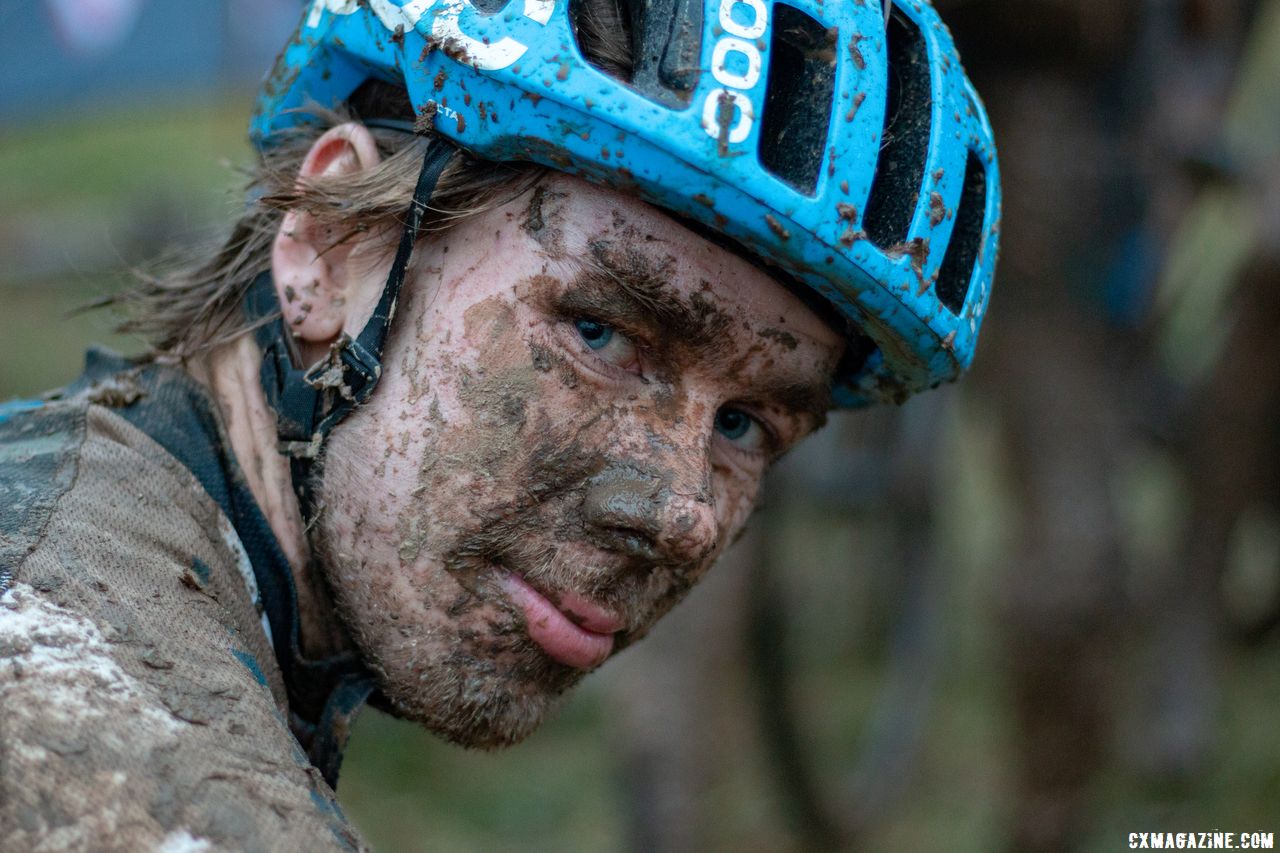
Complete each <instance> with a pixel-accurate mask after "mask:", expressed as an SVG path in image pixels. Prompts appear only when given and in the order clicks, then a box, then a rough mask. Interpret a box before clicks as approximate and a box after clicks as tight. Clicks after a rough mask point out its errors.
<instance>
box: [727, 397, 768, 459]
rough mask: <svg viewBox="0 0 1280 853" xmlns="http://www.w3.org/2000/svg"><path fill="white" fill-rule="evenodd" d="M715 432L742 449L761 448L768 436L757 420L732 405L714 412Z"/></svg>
mask: <svg viewBox="0 0 1280 853" xmlns="http://www.w3.org/2000/svg"><path fill="white" fill-rule="evenodd" d="M716 432H718V433H720V434H721V435H723V436H724V437H725V438H727V439H729V441H731V442H733V443H734V444H736V445H737V446H738V447H740V448H742V449H743V450H761V449H763V448H764V446H765V442H766V440H767V438H768V436H767V435H766V434H765V431H764V427H762V426H760V422H759V421H757V420H756V419H755V418H753V417H751V415H748V414H747V413H746V412H744V411H742V410H741V409H735V408H733V407H732V406H724V407H722V408H721V409H720V411H718V412H716Z"/></svg>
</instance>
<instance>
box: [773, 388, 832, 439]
mask: <svg viewBox="0 0 1280 853" xmlns="http://www.w3.org/2000/svg"><path fill="white" fill-rule="evenodd" d="M758 394H759V399H760V401H761V402H762V403H766V404H771V405H776V406H779V407H780V408H783V409H786V410H787V411H790V412H795V413H798V414H802V415H809V416H810V417H812V418H813V420H814V429H817V428H819V427H821V426H822V425H823V424H825V423H826V422H827V412H829V411H830V410H831V403H832V400H831V383H830V382H829V381H818V382H808V381H794V380H789V379H783V380H779V381H776V382H769V383H766V384H764V385H762V386H761V387H760V390H759V391H758Z"/></svg>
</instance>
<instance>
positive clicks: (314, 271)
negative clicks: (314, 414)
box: [271, 122, 382, 365]
mask: <svg viewBox="0 0 1280 853" xmlns="http://www.w3.org/2000/svg"><path fill="white" fill-rule="evenodd" d="M381 160H382V158H381V156H380V155H379V154H378V146H377V143H376V142H375V140H374V138H373V134H371V133H369V130H368V129H367V128H366V127H365V126H364V125H362V124H358V123H356V122H347V123H345V124H340V125H338V126H337V127H334V128H330V129H329V130H328V131H326V132H325V134H324V135H323V136H321V137H320V138H319V139H317V140H316V141H315V142H314V143H312V145H311V150H309V151H308V152H307V156H306V159H304V160H303V162H302V168H301V169H299V170H298V180H299V181H305V180H309V179H317V178H327V177H338V176H341V175H352V174H356V173H358V172H361V171H363V170H365V169H370V168H372V167H374V166H376V165H377V164H378V163H379V162H381ZM348 236H349V235H348V234H347V233H345V231H344V230H343V229H342V227H341V226H340V225H332V224H329V225H326V224H322V223H321V222H319V221H318V220H317V219H316V217H315V216H314V215H312V214H310V213H308V212H306V211H303V210H290V211H289V212H288V213H286V214H285V215H284V219H283V220H281V222H280V229H279V231H277V232H276V237H275V241H274V243H272V246H271V273H272V277H273V278H274V279H275V286H276V296H277V297H278V298H279V299H280V308H281V311H282V312H283V313H284V322H285V325H286V327H288V328H289V330H290V331H291V332H292V333H293V336H294V340H295V341H296V342H297V344H298V349H299V352H300V353H301V354H302V358H303V362H304V364H308V365H309V364H312V363H314V362H315V361H317V360H318V359H319V358H321V357H323V356H324V354H325V352H326V351H327V350H328V347H329V344H331V343H332V342H333V341H334V340H336V339H337V337H338V336H339V335H340V334H341V333H342V331H343V329H344V328H349V327H350V326H351V325H352V321H354V320H355V319H357V318H356V317H355V314H356V313H360V312H361V309H362V308H363V307H364V306H365V305H366V303H369V302H370V299H369V297H370V294H366V293H363V292H362V290H367V289H369V288H370V287H372V286H373V284H372V283H371V282H370V281H366V280H365V279H368V278H369V274H368V270H361V269H353V265H352V263H351V255H352V252H353V250H354V249H355V248H356V247H357V244H358V241H357V240H355V239H350V240H346V239H345V238H347V237H348ZM360 236H361V237H364V236H365V235H360ZM373 299H374V300H375V301H376V299H377V296H376V294H375V295H373Z"/></svg>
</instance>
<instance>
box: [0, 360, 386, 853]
mask: <svg viewBox="0 0 1280 853" xmlns="http://www.w3.org/2000/svg"><path fill="white" fill-rule="evenodd" d="M166 372H167V374H168V375H169V378H170V379H172V380H173V381H174V382H176V383H179V384H180V385H183V386H184V393H185V392H186V391H189V392H191V393H198V391H197V390H196V389H194V387H193V386H194V383H191V382H190V380H189V379H186V378H185V377H184V376H183V375H182V374H181V373H179V372H178V371H176V370H168V371H163V370H158V369H153V370H152V373H153V374H156V373H158V374H161V376H160V377H159V378H158V379H157V381H160V382H164V381H165V379H164V378H163V374H165V373H166ZM102 378H103V381H101V382H98V383H94V384H90V385H88V387H86V388H84V389H83V390H82V391H81V392H80V393H78V394H75V395H73V396H71V397H69V398H68V399H63V400H60V401H57V402H50V403H46V404H44V405H41V406H39V407H37V408H34V409H32V410H30V411H25V412H21V413H14V412H13V410H14V407H13V406H10V407H8V410H6V409H5V407H0V499H2V500H0V593H2V594H0V849H2V850H13V851H22V850H85V851H88V850H93V851H99V850H120V851H133V850H150V849H182V850H215V849H216V850H268V849H291V850H349V849H356V848H359V847H360V846H361V843H360V841H359V839H358V837H357V835H356V834H355V833H354V832H353V831H352V830H351V829H350V828H349V827H348V825H347V823H346V821H345V819H344V818H343V817H342V815H341V812H340V811H339V810H338V807H337V804H336V801H335V799H334V796H333V792H332V791H331V790H330V789H329V787H328V786H327V785H326V784H325V782H324V780H323V779H322V778H321V777H320V774H319V773H318V772H317V771H316V769H315V768H314V767H312V766H311V765H310V763H309V762H308V760H307V756H306V755H305V754H304V753H303V752H302V750H301V749H300V748H299V745H298V742H297V740H295V738H294V736H293V735H292V734H291V732H290V728H289V725H288V723H287V722H286V715H287V714H288V708H287V704H286V698H285V696H286V693H285V688H284V684H283V681H282V679H281V673H280V670H279V668H278V667H277V665H276V661H275V657H274V654H273V652H272V648H271V644H270V643H269V641H268V638H267V635H266V631H265V629H264V627H263V623H262V620H261V618H260V615H259V612H258V608H257V607H256V602H255V600H254V597H253V595H252V594H251V592H250V590H249V584H248V582H247V581H246V578H245V576H244V575H243V574H242V571H245V570H249V567H248V566H247V559H246V557H245V552H244V548H243V545H242V544H241V542H240V539H239V537H238V536H237V534H236V533H235V530H234V528H233V526H232V523H231V521H230V520H229V519H228V517H227V516H226V514H224V513H223V511H222V510H221V509H220V508H219V506H218V504H217V503H215V502H214V500H213V499H212V498H211V497H210V496H209V494H208V493H207V492H206V490H205V488H204V487H203V486H202V485H201V483H200V482H199V481H198V480H197V479H196V478H195V477H194V476H193V474H192V473H191V471H190V470H188V468H187V467H185V466H184V465H183V464H181V463H179V461H178V460H177V459H175V458H174V457H173V456H172V455H170V454H169V453H168V452H166V450H165V449H164V448H162V447H161V446H160V445H159V444H157V443H156V441H154V440H153V439H152V438H150V437H149V436H148V435H147V434H146V433H144V432H143V431H141V430H140V429H138V428H137V427H135V426H134V425H132V424H131V423H129V422H128V421H127V420H126V419H125V418H123V417H121V415H120V414H119V412H118V410H116V409H113V408H110V407H111V406H115V407H124V408H125V409H127V408H128V407H129V406H130V405H131V404H136V403H137V401H138V400H139V399H140V398H145V396H146V395H148V394H153V393H157V392H158V391H160V389H159V387H158V386H157V385H156V384H155V382H143V381H140V380H139V377H138V376H137V375H131V374H130V373H124V374H121V375H120V376H116V377H112V376H105V377H102ZM153 378H155V377H153ZM100 404H106V405H100ZM175 414H177V413H175Z"/></svg>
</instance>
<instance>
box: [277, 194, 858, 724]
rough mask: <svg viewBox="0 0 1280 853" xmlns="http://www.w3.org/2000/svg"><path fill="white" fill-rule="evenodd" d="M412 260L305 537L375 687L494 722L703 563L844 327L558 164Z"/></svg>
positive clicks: (808, 419)
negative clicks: (315, 531) (560, 171)
mask: <svg viewBox="0 0 1280 853" xmlns="http://www.w3.org/2000/svg"><path fill="white" fill-rule="evenodd" d="M411 284H412V286H411V287H410V288H409V289H408V294H407V297H406V300H405V304H403V305H402V306H401V310H402V311H403V317H404V319H403V320H398V322H397V325H396V326H394V327H393V337H392V339H391V342H390V345H389V358H388V361H389V363H390V364H391V365H393V367H392V369H390V370H389V371H387V373H386V374H385V375H384V376H383V378H382V380H381V383H380V384H379V386H378V389H377V391H376V393H375V394H374V396H373V398H372V400H371V402H370V403H369V404H368V405H366V406H364V407H362V408H361V409H360V410H358V411H357V412H356V413H355V414H354V415H352V416H351V417H350V418H348V419H347V420H346V421H344V422H343V423H342V424H340V425H339V426H338V428H337V429H336V430H335V431H334V434H333V436H332V437H331V439H330V441H329V443H328V447H327V453H326V459H325V465H324V470H323V475H322V478H321V480H322V481H321V484H320V489H319V491H320V494H321V496H322V504H323V505H324V506H325V508H326V509H325V512H324V514H323V515H322V517H321V519H320V521H319V523H318V527H319V534H320V537H319V538H320V542H319V544H320V545H321V549H320V550H321V552H322V555H323V559H322V562H323V563H324V564H325V565H326V566H327V567H328V572H329V585H330V587H331V588H332V589H333V590H334V592H335V596H336V598H337V603H338V607H339V610H340V612H341V613H342V615H343V618H344V621H345V623H346V625H347V626H348V627H349V628H350V629H351V631H352V633H353V635H354V638H355V640H356V642H357V644H358V645H359V646H360V648H361V649H362V650H363V652H364V655H365V658H366V659H367V660H369V661H370V662H372V664H373V666H374V667H375V669H376V671H377V672H378V673H379V674H380V679H379V682H380V686H381V688H382V690H383V692H384V693H385V694H386V695H387V697H388V698H389V699H390V701H391V702H392V704H393V706H394V707H395V709H396V710H397V711H398V712H400V713H401V714H403V715H405V716H408V717H411V718H414V719H417V720H420V721H422V722H423V723H425V724H426V725H427V726H428V727H430V728H431V729H433V730H434V731H436V732H438V733H441V734H443V735H445V736H447V737H449V738H452V739H454V740H457V741H459V742H462V743H465V744H470V745H496V744H502V743H510V742H514V741H516V740H519V739H520V738H522V737H524V736H525V735H526V734H528V732H529V731H531V730H532V729H533V727H534V726H536V724H537V723H538V721H539V720H540V719H541V718H542V715H543V713H544V711H545V710H546V708H547V706H548V704H549V702H550V700H552V699H553V698H554V697H555V696H557V695H558V694H560V693H561V692H563V691H564V690H565V689H566V688H567V687H568V686H570V685H571V684H573V683H574V682H576V681H577V680H578V679H579V678H580V677H581V676H582V674H583V673H584V672H586V671H588V670H589V669H591V668H592V667H594V666H595V665H598V664H599V663H601V662H602V661H603V660H604V659H605V658H606V657H607V656H608V655H609V654H610V653H612V652H615V651H617V650H618V649H621V648H622V647H624V646H626V645H627V644H629V643H631V642H633V641H635V640H636V639H638V638H639V637H641V636H643V634H644V633H645V632H646V631H647V630H648V629H649V628H650V626H651V625H652V624H653V623H654V622H655V621H656V620H657V619H658V618H659V617H660V616H662V615H663V614H664V613H665V612H667V610H669V609H670V608H671V607H672V605H674V604H675V603H676V602H677V601H678V600H679V599H680V598H681V596H683V594H684V593H685V592H686V591H687V590H688V589H689V588H690V587H691V586H692V585H693V584H694V583H695V582H697V580H698V579H699V578H700V577H701V576H702V574H703V573H704V572H705V571H706V570H707V569H708V568H709V566H710V565H711V563H712V562H713V561H714V560H715V558H716V556H717V555H718V554H719V553H720V552H721V550H722V549H723V548H724V547H725V545H726V544H727V543H728V542H729V541H730V540H731V539H732V538H733V536H734V535H735V534H736V533H737V532H738V531H739V530H740V529H741V528H742V526H743V524H744V523H745V521H746V519H747V517H748V515H749V514H750V512H751V510H752V508H753V506H754V504H755V501H756V496H757V490H758V488H759V484H760V478H761V476H762V474H763V473H764V471H765V469H766V468H767V466H768V465H769V463H770V462H771V461H772V460H773V459H775V458H776V457H777V456H778V455H779V454H781V453H782V452H784V451H785V450H786V449H787V448H789V447H790V446H791V445H792V444H794V443H795V442H796V441H798V440H799V439H800V438H802V437H803V436H804V435H806V434H807V433H808V432H810V431H811V430H813V429H814V428H815V427H816V426H817V425H818V424H819V423H820V422H821V421H822V419H823V417H824V414H823V413H824V412H825V410H826V408H827V405H828V402H829V398H828V393H829V390H828V389H829V385H830V379H831V376H832V374H833V372H834V369H835V365H836V361H837V360H838V358H839V357H840V354H841V351H842V350H841V344H840V343H839V338H838V336H837V335H836V333H835V332H834V331H832V330H831V329H830V328H828V327H827V326H826V325H825V324H824V323H823V322H822V321H821V320H820V319H819V318H818V317H817V316H816V315H814V314H813V313H811V312H810V311H808V310H807V309H806V308H805V307H804V306H803V304H802V303H801V302H800V301H799V300H798V299H797V298H795V297H794V296H793V295H791V294H790V293H789V292H788V291H787V290H786V289H785V288H783V287H781V286H779V285H778V284H777V283H776V282H775V281H774V280H773V279H772V278H770V277H769V276H768V275H767V274H765V273H764V272H762V271H761V270H760V269H758V268H756V267H754V266H753V265H751V264H749V263H748V262H746V261H745V260H743V259H741V258H739V257H737V256H736V255H735V254H733V253H731V252H728V251H726V250H725V249H723V248H721V247H719V246H716V245H714V244H713V243H711V242H708V241H706V240H704V239H702V238H701V237H698V236H696V235H694V234H693V233H692V232H690V231H688V230H686V229H685V228H683V227H681V226H680V225H678V224H676V223H675V222H673V221H672V220H670V219H669V218H667V217H666V216H664V215H663V214H661V213H659V212H657V211H656V210H654V209H652V208H650V207H648V206H646V205H644V204H642V203H640V202H637V201H635V200H632V199H629V198H626V197H624V196H621V195H619V194H617V193H613V192H610V191H607V190H600V189H597V188H595V187H593V186H591V185H588V184H586V183H584V182H581V181H578V180H575V179H572V178H566V177H556V178H554V179H550V180H548V181H547V182H545V183H544V184H543V185H542V186H540V187H539V188H537V189H535V190H533V191H532V192H530V193H527V194H526V195H524V196H522V197H521V198H518V199H516V200H514V201H512V202H510V203H508V204H506V205H504V206H502V207H499V208H496V209H494V210H491V211H489V212H487V213H485V214H483V215H481V216H479V217H476V218H474V219H471V220H468V221H467V222H465V223H463V224H462V225H460V226H458V228H457V229H456V230H454V231H451V232H449V233H448V234H447V235H445V236H443V237H441V238H440V239H439V240H437V241H434V242H429V243H428V244H427V245H425V246H423V247H422V248H421V249H420V250H419V255H418V260H417V263H416V269H415V272H414V278H413V280H412V282H411ZM286 311H287V309H286ZM565 620H568V621H571V622H573V623H576V624H577V625H578V626H580V627H581V628H583V629H586V630H585V631H575V630H574V629H573V628H572V627H571V626H569V625H568V624H562V622H565ZM584 634H585V635H586V636H583V635H584Z"/></svg>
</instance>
